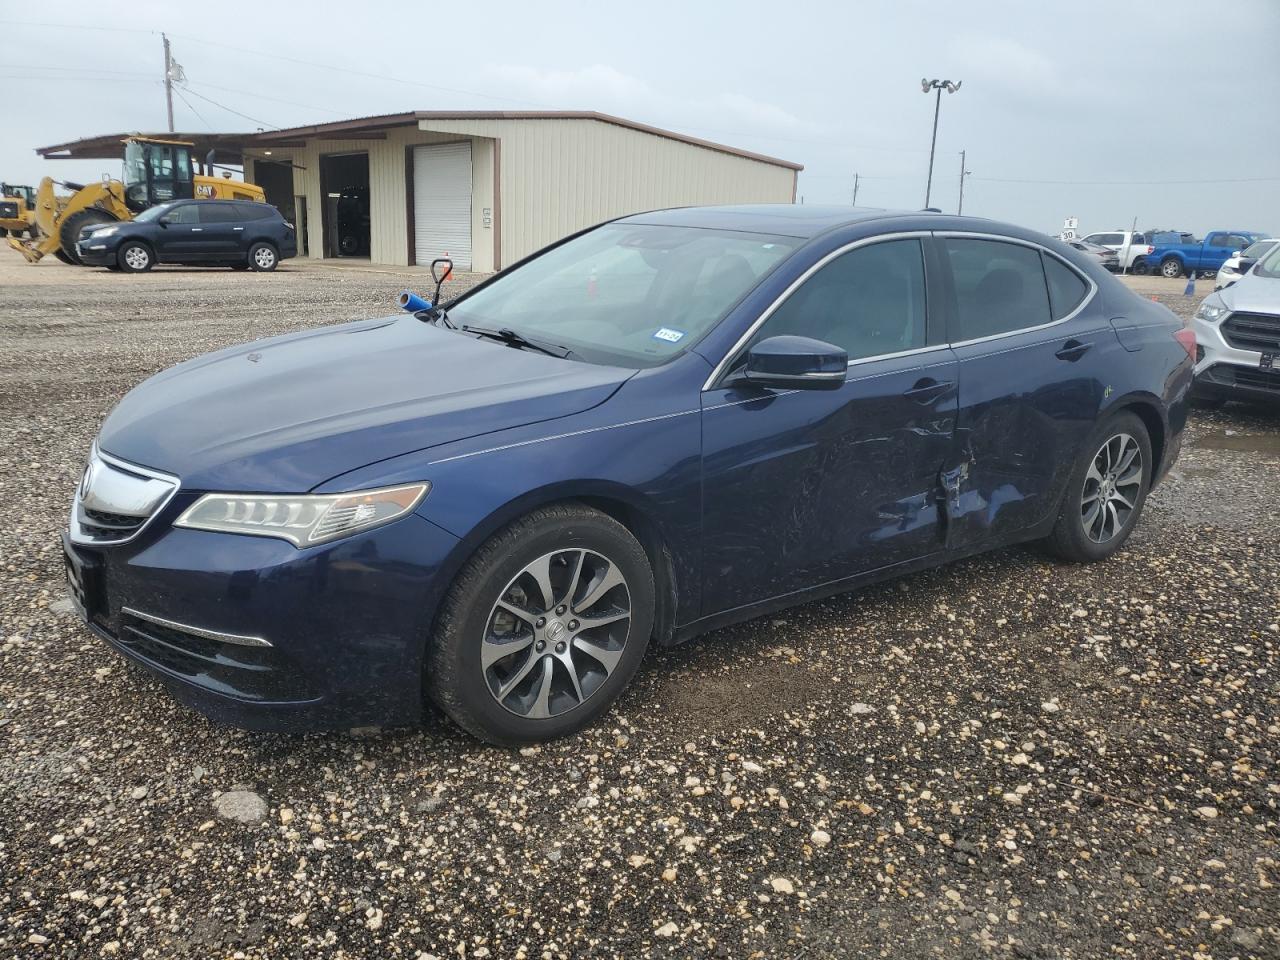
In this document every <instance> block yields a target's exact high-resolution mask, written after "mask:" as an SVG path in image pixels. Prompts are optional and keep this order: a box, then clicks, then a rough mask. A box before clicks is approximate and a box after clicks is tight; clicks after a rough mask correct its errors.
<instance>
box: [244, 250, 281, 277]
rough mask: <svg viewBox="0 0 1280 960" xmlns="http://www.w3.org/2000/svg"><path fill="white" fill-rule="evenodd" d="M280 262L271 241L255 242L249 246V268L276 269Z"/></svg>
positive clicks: (260, 269) (259, 269)
mask: <svg viewBox="0 0 1280 960" xmlns="http://www.w3.org/2000/svg"><path fill="white" fill-rule="evenodd" d="M279 262H280V256H279V255H278V254H277V253H276V248H275V247H273V246H272V245H271V244H269V243H255V244H254V245H253V246H252V247H250V248H249V268H250V269H251V270H258V271H267V270H274V269H275V268H276V265H277V264H278V263H279Z"/></svg>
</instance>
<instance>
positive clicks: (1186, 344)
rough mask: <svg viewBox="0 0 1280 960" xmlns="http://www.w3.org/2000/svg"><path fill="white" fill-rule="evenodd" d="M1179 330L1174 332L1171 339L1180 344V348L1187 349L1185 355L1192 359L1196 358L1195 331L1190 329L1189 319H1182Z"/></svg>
mask: <svg viewBox="0 0 1280 960" xmlns="http://www.w3.org/2000/svg"><path fill="white" fill-rule="evenodd" d="M1182 323H1183V326H1182V329H1181V330H1178V331H1177V332H1175V333H1174V335H1173V339H1175V340H1177V341H1178V342H1179V343H1180V344H1182V349H1183V350H1185V351H1187V356H1188V357H1190V358H1191V359H1192V360H1195V359H1196V332H1195V331H1194V330H1192V329H1191V321H1190V320H1184V321H1183V322H1182Z"/></svg>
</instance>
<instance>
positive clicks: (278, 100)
mask: <svg viewBox="0 0 1280 960" xmlns="http://www.w3.org/2000/svg"><path fill="white" fill-rule="evenodd" d="M198 86H199V87H200V88H201V89H202V90H223V91H225V92H227V93H240V94H244V95H245V96H246V97H253V98H254V99H255V100H270V101H271V102H273V103H284V104H288V105H289V106H291V107H301V108H302V109H304V110H314V111H316V112H317V113H324V114H328V115H331V116H336V115H337V114H336V113H335V111H333V110H330V109H328V108H327V107H317V106H315V105H313V104H310V103H298V102H297V101H296V100H283V99H281V98H280V97H268V96H265V95H263V94H261V93H254V92H253V91H252V90H237V89H236V88H235V87H224V86H221V85H220V84H217V83H208V82H207V81H204V80H201V81H200V82H199V84H198ZM191 87H192V83H191V82H190V81H187V89H188V90H190V89H191Z"/></svg>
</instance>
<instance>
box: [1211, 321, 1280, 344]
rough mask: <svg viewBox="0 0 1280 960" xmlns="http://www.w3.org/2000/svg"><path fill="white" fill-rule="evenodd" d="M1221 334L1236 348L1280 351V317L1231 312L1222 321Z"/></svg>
mask: <svg viewBox="0 0 1280 960" xmlns="http://www.w3.org/2000/svg"><path fill="white" fill-rule="evenodd" d="M1222 336H1223V337H1224V338H1225V339H1226V341H1227V343H1229V344H1231V346H1233V347H1235V348H1236V349H1237V350H1258V351H1260V352H1262V353H1275V352H1280V317H1277V316H1271V315H1270V314H1266V313H1233V314H1231V316H1229V317H1227V319H1225V320H1223V321H1222Z"/></svg>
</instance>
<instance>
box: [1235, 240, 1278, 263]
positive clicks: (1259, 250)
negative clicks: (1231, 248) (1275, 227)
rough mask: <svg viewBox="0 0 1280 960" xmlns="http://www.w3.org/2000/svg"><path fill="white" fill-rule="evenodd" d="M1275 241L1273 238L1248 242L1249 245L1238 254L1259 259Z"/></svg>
mask: <svg viewBox="0 0 1280 960" xmlns="http://www.w3.org/2000/svg"><path fill="white" fill-rule="evenodd" d="M1276 242H1277V241H1275V240H1258V241H1257V242H1255V243H1251V244H1249V246H1248V247H1247V248H1245V251H1244V253H1242V254H1240V256H1242V257H1252V258H1253V259H1254V260H1261V259H1262V258H1263V257H1264V256H1266V254H1267V251H1268V250H1270V249H1271V248H1272V247H1274V246H1275V245H1276Z"/></svg>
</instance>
